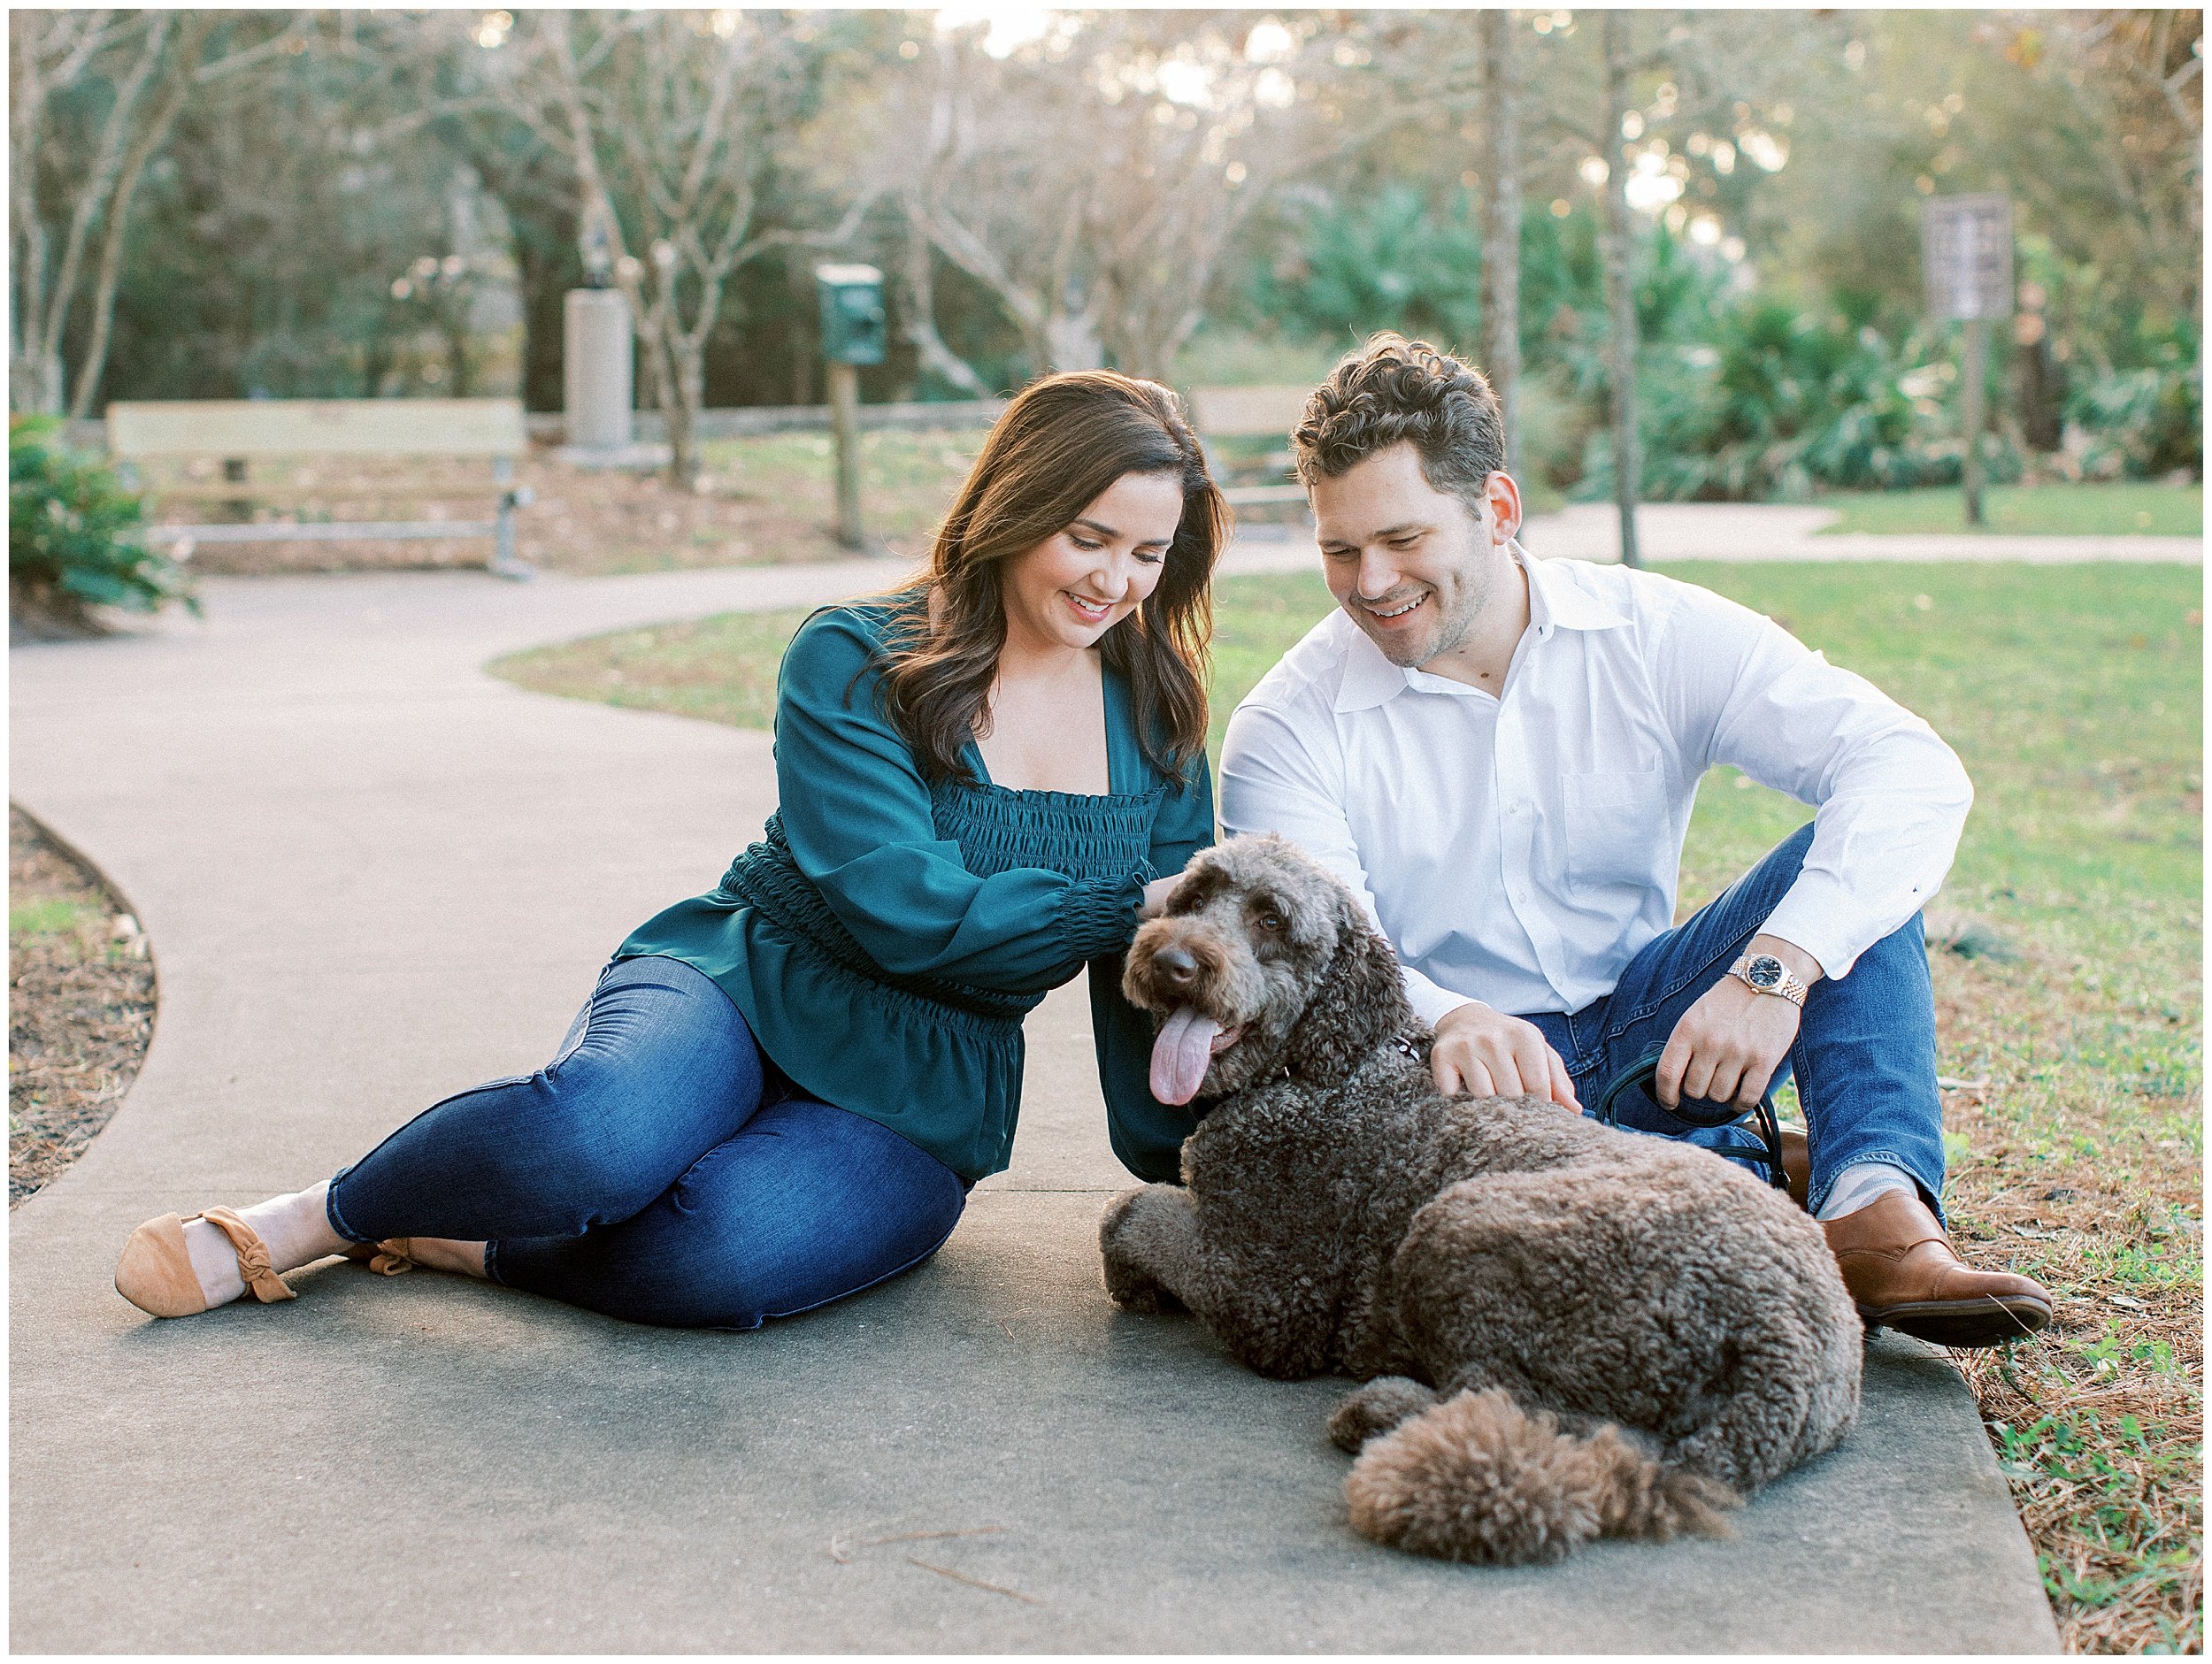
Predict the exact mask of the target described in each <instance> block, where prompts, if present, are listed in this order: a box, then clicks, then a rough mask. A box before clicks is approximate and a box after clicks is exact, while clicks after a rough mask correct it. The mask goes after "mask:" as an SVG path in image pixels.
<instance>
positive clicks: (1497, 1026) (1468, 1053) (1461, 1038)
mask: <svg viewBox="0 0 2212 1664" xmlns="http://www.w3.org/2000/svg"><path fill="white" fill-rule="evenodd" d="M1746 992H1748V990H1747V991H1746ZM1429 1073H1430V1074H1431V1075H1432V1076H1433V1077H1435V1080H1436V1090H1437V1091H1438V1092H1440V1093H1442V1094H1443V1095H1444V1096H1445V1097H1447V1098H1453V1097H1457V1096H1458V1095H1459V1094H1460V1093H1466V1094H1467V1095H1468V1096H1470V1097H1473V1098H1490V1097H1499V1098H1516V1097H1519V1096H1522V1095H1523V1094H1526V1095H1527V1096H1529V1097H1531V1098H1548V1099H1550V1100H1552V1101H1553V1102H1554V1103H1555V1104H1557V1105H1559V1106H1560V1108H1563V1109H1571V1110H1573V1111H1574V1112H1575V1113H1576V1114H1577V1115H1580V1114H1581V1113H1582V1102H1581V1100H1579V1099H1578V1098H1577V1097H1576V1096H1575V1085H1574V1082H1573V1081H1572V1080H1571V1079H1570V1078H1569V1077H1568V1074H1567V1064H1566V1060H1565V1059H1563V1057H1561V1056H1560V1055H1559V1054H1558V1053H1557V1052H1555V1051H1554V1050H1552V1047H1551V1042H1550V1041H1548V1040H1547V1039H1545V1038H1544V1031H1542V1030H1541V1029H1540V1028H1538V1027H1537V1026H1536V1025H1535V1024H1533V1023H1529V1022H1525V1021H1523V1020H1522V1019H1521V1018H1519V1017H1515V1016H1506V1015H1505V1014H1504V1013H1503V1012H1502V1011H1494V1010H1492V1009H1491V1008H1489V1007H1488V1006H1486V1005H1483V1004H1481V1003H1479V1002H1477V1001H1470V1002H1469V1003H1468V1004H1466V1005H1463V1006H1457V1007H1455V1008H1453V1009H1451V1010H1449V1011H1447V1012H1446V1013H1445V1014H1444V1015H1443V1016H1441V1017H1440V1018H1439V1019H1438V1020H1437V1024H1436V1044H1435V1046H1434V1047H1432V1048H1431V1050H1430V1052H1429Z"/></svg>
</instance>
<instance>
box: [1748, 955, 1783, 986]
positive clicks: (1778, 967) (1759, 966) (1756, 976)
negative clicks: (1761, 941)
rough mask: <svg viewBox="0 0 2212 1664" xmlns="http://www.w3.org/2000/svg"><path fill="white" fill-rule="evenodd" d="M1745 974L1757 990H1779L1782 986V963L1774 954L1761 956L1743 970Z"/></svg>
mask: <svg viewBox="0 0 2212 1664" xmlns="http://www.w3.org/2000/svg"><path fill="white" fill-rule="evenodd" d="M1743 974H1744V978H1745V980H1747V982H1749V983H1750V984H1751V985H1752V986H1753V987H1755V988H1778V987H1780V986H1781V985H1782V962H1781V961H1780V960H1778V959H1777V958H1776V957H1775V956H1774V955H1772V954H1761V955H1759V956H1758V957H1757V958H1756V959H1755V960H1753V961H1752V962H1750V963H1749V964H1747V965H1746V966H1745V967H1744V968H1743Z"/></svg>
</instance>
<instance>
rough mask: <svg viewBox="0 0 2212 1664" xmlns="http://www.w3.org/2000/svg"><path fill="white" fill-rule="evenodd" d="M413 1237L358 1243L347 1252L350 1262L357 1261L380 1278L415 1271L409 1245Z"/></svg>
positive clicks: (388, 1238)
mask: <svg viewBox="0 0 2212 1664" xmlns="http://www.w3.org/2000/svg"><path fill="white" fill-rule="evenodd" d="M413 1240H414V1239H413V1238H411V1237H387V1238H384V1240H383V1241H381V1242H357V1243H355V1244H354V1245H353V1246H351V1247H350V1248H348V1249H346V1250H345V1256H346V1258H347V1259H349V1260H357V1261H360V1262H361V1263H362V1264H364V1265H365V1266H367V1267H368V1268H369V1269H370V1270H372V1271H373V1272H375V1273H376V1274H377V1275H378V1276H379V1277H397V1276H398V1275H399V1274H400V1273H401V1272H403V1271H411V1270H413V1269H415V1261H414V1259H413V1256H412V1255H411V1254H410V1252H409V1247H408V1245H409V1244H410V1243H411V1242H412V1241H413Z"/></svg>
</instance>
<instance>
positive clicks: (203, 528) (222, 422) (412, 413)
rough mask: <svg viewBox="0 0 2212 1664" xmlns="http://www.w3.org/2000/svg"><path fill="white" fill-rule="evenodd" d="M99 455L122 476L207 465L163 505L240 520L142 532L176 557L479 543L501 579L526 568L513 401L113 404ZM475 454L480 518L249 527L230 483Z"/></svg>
mask: <svg viewBox="0 0 2212 1664" xmlns="http://www.w3.org/2000/svg"><path fill="white" fill-rule="evenodd" d="M107 435H108V450H109V453H110V454H111V456H114V457H115V459H116V460H117V461H118V462H119V463H120V464H123V465H124V466H125V467H126V469H127V470H129V471H130V472H131V474H132V475H135V474H136V473H137V472H138V466H137V465H138V464H142V463H148V462H151V461H153V460H155V459H157V458H188V459H191V458H218V459H220V461H221V462H222V464H223V481H222V485H221V486H220V487H194V486H192V485H189V484H187V485H182V486H177V487H168V486H165V487H163V488H162V495H164V496H165V497H173V496H177V495H186V496H191V495H198V496H200V497H203V498H205V497H209V496H220V497H224V498H227V499H229V500H231V501H232V502H234V504H235V505H236V507H237V509H238V510H240V512H241V515H242V518H236V519H231V520H216V521H210V522H206V523H204V524H196V525H171V524H162V525H149V526H148V527H147V528H146V536H147V540H148V541H150V542H156V543H168V544H171V545H173V546H176V547H177V548H178V550H179V554H180V558H184V557H188V556H190V554H191V552H192V549H193V548H195V547H196V546H197V545H200V544H203V543H296V542H334V541H344V540H349V539H375V540H379V541H381V540H386V539H393V540H405V541H411V540H416V539H450V538H480V537H482V538H489V539H491V540H492V551H491V554H490V556H489V557H488V559H487V561H486V563H485V564H486V565H487V566H488V568H489V570H491V571H494V572H496V573H497V574H499V575H500V576H501V577H503V578H527V577H529V576H531V574H532V571H533V570H534V569H533V568H532V567H531V565H530V564H529V563H528V562H526V561H525V560H523V559H522V558H520V557H519V556H518V555H517V554H516V553H515V510H517V509H518V508H521V507H524V506H525V505H526V504H527V503H528V502H529V501H530V490H529V488H528V487H518V486H517V485H516V484H515V482H514V479H515V459H516V458H517V457H518V456H521V455H522V454H523V452H524V451H525V450H526V449H527V447H528V444H529V440H528V437H527V435H526V432H525V430H524V427H523V420H522V405H521V404H520V403H519V402H518V401H517V400H514V399H199V400H188V401H176V402H163V403H115V404H111V405H109V406H108V410H107ZM342 456H352V457H372V456H374V457H384V456H413V457H437V458H448V457H483V458H486V459H488V460H489V462H490V463H491V484H492V487H493V489H494V490H495V491H496V492H497V493H498V494H499V495H498V510H497V514H496V517H495V518H493V519H489V520H445V519H426V520H329V519H321V520H316V519H303V518H297V517H296V516H295V518H290V519H253V518H243V516H244V515H245V514H248V513H250V509H251V505H250V502H241V501H239V500H240V499H242V498H243V497H244V495H245V493H244V492H243V491H242V488H241V482H242V481H244V480H245V479H247V469H248V467H249V465H250V464H252V463H254V462H257V461H265V460H274V459H277V458H280V457H286V458H299V457H342Z"/></svg>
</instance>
